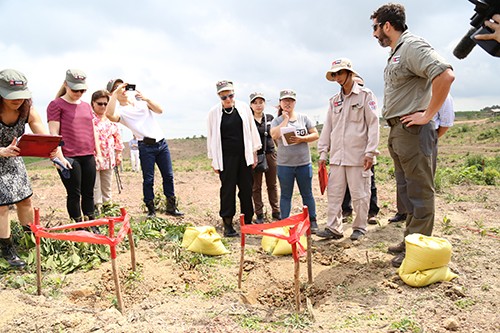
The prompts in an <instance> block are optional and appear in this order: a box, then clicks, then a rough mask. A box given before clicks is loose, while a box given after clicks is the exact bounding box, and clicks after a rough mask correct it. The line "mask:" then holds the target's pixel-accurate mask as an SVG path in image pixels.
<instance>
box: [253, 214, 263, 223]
mask: <svg viewBox="0 0 500 333" xmlns="http://www.w3.org/2000/svg"><path fill="white" fill-rule="evenodd" d="M262 223H264V214H257V216H256V218H255V224H262Z"/></svg>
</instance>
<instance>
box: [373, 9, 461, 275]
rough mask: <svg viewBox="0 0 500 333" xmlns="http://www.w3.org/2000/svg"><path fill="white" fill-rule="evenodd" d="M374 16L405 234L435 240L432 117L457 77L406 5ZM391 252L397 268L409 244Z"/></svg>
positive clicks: (393, 248) (383, 110)
mask: <svg viewBox="0 0 500 333" xmlns="http://www.w3.org/2000/svg"><path fill="white" fill-rule="evenodd" d="M370 18H371V19H372V20H373V36H374V37H375V38H376V39H378V42H379V44H380V45H381V46H382V47H390V48H391V51H390V54H389V59H388V60H387V66H386V67H385V70H384V81H385V87H384V105H383V108H382V116H383V117H384V119H386V120H387V123H388V124H389V126H390V127H391V130H390V133H389V140H388V148H389V152H390V154H391V157H392V159H393V160H394V172H395V174H396V177H404V179H405V181H406V183H405V185H404V186H402V187H401V188H398V190H400V191H403V192H404V193H406V198H407V200H405V202H404V205H405V207H406V211H407V217H406V229H405V232H404V236H407V235H409V234H413V233H419V234H423V235H427V236H430V235H431V234H432V229H433V226H434V178H433V169H432V154H433V151H434V149H435V145H436V143H437V134H436V130H435V129H434V122H433V121H432V118H433V117H434V115H435V114H436V113H437V112H438V110H439V108H440V107H441V105H442V104H443V102H444V100H445V99H446V96H447V95H448V93H449V91H450V87H451V84H452V82H453V80H454V79H455V75H454V74H453V71H452V69H451V66H450V65H449V64H448V63H446V62H445V60H444V59H443V58H442V57H441V56H439V55H438V54H437V52H436V51H435V50H434V49H433V48H432V47H431V46H430V45H429V44H428V43H427V42H426V41H425V40H423V39H422V38H420V37H417V36H415V35H413V34H411V33H410V32H409V31H408V27H407V26H406V14H405V9H404V7H403V5H400V4H392V3H391V4H387V5H383V6H382V7H380V8H379V9H377V10H376V11H375V12H374V13H373V14H372V15H371V17H370ZM389 252H392V253H395V254H397V255H396V257H395V258H393V260H392V265H393V266H394V267H399V266H400V265H401V263H402V262H403V259H404V257H405V243H404V241H403V242H401V243H399V244H397V245H396V246H391V247H389Z"/></svg>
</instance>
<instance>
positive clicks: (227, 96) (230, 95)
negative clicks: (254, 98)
mask: <svg viewBox="0 0 500 333" xmlns="http://www.w3.org/2000/svg"><path fill="white" fill-rule="evenodd" d="M219 97H220V99H222V100H223V101H225V100H226V99H228V98H233V97H234V94H229V95H224V96H219Z"/></svg>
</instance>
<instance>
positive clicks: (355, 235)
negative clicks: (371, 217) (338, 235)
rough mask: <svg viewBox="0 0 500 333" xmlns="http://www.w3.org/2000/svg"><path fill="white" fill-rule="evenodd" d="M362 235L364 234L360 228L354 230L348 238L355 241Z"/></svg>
mask: <svg viewBox="0 0 500 333" xmlns="http://www.w3.org/2000/svg"><path fill="white" fill-rule="evenodd" d="M364 236H365V234H364V233H362V232H361V231H360V230H354V231H353V232H352V234H351V236H350V237H349V238H350V239H351V240H352V241H357V240H360V239H361V238H363V237H364Z"/></svg>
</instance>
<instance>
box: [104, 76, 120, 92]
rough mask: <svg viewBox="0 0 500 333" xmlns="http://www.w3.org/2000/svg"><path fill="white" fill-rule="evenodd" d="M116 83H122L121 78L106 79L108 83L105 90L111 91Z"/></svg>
mask: <svg viewBox="0 0 500 333" xmlns="http://www.w3.org/2000/svg"><path fill="white" fill-rule="evenodd" d="M117 83H123V80H122V79H111V80H109V81H108V84H107V85H106V90H107V91H109V93H112V92H113V91H114V90H115V89H113V88H115V85H116V84H117Z"/></svg>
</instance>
